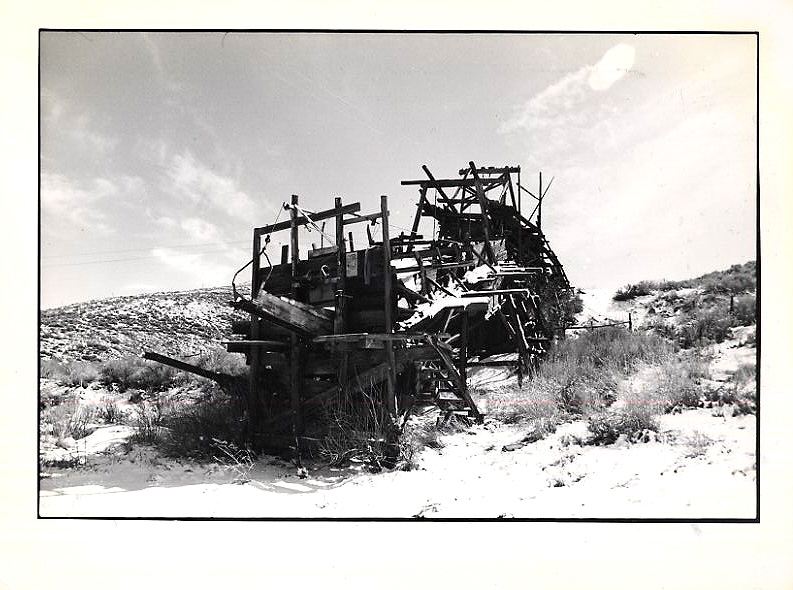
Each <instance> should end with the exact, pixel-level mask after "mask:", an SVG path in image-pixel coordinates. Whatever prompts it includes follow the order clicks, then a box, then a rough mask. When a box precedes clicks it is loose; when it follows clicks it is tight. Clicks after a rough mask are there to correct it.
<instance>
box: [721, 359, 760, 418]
mask: <svg viewBox="0 0 793 590" xmlns="http://www.w3.org/2000/svg"><path fill="white" fill-rule="evenodd" d="M717 401H718V402H719V403H721V404H722V405H724V404H733V405H734V407H735V409H734V413H735V414H737V415H740V414H754V413H756V412H757V366H756V365H755V364H754V363H745V364H742V365H740V366H739V367H738V368H737V369H736V370H735V372H734V373H733V374H732V375H730V382H729V384H728V386H727V388H726V389H722V390H720V391H719V392H718V400H717Z"/></svg>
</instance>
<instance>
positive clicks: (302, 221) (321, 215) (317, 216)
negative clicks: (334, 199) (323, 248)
mask: <svg viewBox="0 0 793 590" xmlns="http://www.w3.org/2000/svg"><path fill="white" fill-rule="evenodd" d="M360 210H361V204H360V203H353V204H352V205H345V206H344V207H343V208H342V211H341V213H342V214H348V213H357V212H358V211H360ZM338 213H339V212H338V211H337V210H336V209H335V208H334V209H327V210H326V211H319V212H317V213H314V214H313V215H310V217H311V221H315V222H316V221H321V220H323V219H330V218H331V217H335V216H336V215H338ZM307 223H308V220H307V219H306V218H305V217H300V218H299V219H298V220H297V225H298V227H300V226H303V225H306V224H307ZM291 227H292V220H291V219H290V220H289V221H282V222H280V223H275V224H272V225H265V226H263V227H257V228H256V229H254V230H253V231H254V232H256V233H258V234H260V235H261V234H271V233H273V232H276V231H281V230H285V229H290V228H291Z"/></svg>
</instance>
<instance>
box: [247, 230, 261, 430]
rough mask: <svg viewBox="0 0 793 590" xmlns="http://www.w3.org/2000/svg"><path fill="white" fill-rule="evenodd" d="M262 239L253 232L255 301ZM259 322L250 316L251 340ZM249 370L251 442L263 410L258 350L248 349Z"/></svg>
mask: <svg viewBox="0 0 793 590" xmlns="http://www.w3.org/2000/svg"><path fill="white" fill-rule="evenodd" d="M261 244H262V239H261V235H260V234H259V232H258V231H256V230H253V263H252V266H253V270H252V273H251V299H256V296H257V295H258V294H259V277H260V273H259V266H260V264H261V260H260V251H261ZM259 322H260V320H259V318H257V317H256V316H254V315H253V314H251V340H258V339H259V333H260V323H259ZM249 358H250V370H249V371H248V376H249V377H248V379H249V381H248V395H247V398H246V402H247V410H248V423H247V431H248V432H247V438H248V440H249V441H251V442H253V440H254V438H255V435H256V433H257V432H258V430H259V426H260V424H261V416H262V410H263V407H262V406H263V404H262V397H263V396H262V395H261V393H260V391H259V368H260V367H259V362H260V352H259V348H258V347H256V346H252V347H251V348H250V357H249Z"/></svg>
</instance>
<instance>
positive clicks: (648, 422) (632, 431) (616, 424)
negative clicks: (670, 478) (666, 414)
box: [588, 387, 663, 445]
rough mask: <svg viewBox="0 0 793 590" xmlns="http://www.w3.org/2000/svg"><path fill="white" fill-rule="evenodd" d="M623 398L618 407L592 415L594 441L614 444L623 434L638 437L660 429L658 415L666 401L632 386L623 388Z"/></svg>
mask: <svg viewBox="0 0 793 590" xmlns="http://www.w3.org/2000/svg"><path fill="white" fill-rule="evenodd" d="M620 402H621V405H620V406H619V407H617V408H612V409H609V410H606V411H602V412H596V413H593V414H591V415H590V416H589V418H588V427H589V431H590V432H591V433H592V438H591V439H590V440H589V441H588V442H589V443H590V444H596V445H600V444H611V443H614V442H616V441H617V439H618V438H619V437H620V436H622V435H625V437H626V438H627V439H628V440H636V438H637V436H640V435H642V434H643V433H645V432H647V431H651V432H656V431H657V430H658V420H657V416H658V415H659V414H660V413H661V412H662V411H663V404H662V403H661V401H660V400H659V399H658V398H657V397H655V396H653V395H652V394H648V393H647V392H646V391H642V390H636V389H633V388H630V387H628V388H626V389H624V390H623V391H621V394H620Z"/></svg>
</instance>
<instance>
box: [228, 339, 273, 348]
mask: <svg viewBox="0 0 793 590" xmlns="http://www.w3.org/2000/svg"><path fill="white" fill-rule="evenodd" d="M220 343H221V344H222V345H223V346H234V347H238V348H240V349H245V348H258V349H259V350H286V348H287V344H286V342H282V341H280V340H222V341H221V342H220Z"/></svg>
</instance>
